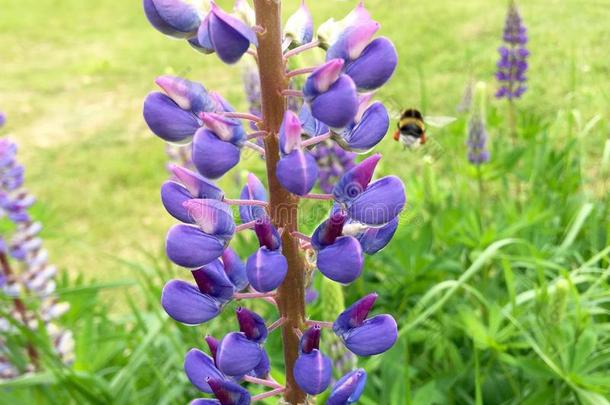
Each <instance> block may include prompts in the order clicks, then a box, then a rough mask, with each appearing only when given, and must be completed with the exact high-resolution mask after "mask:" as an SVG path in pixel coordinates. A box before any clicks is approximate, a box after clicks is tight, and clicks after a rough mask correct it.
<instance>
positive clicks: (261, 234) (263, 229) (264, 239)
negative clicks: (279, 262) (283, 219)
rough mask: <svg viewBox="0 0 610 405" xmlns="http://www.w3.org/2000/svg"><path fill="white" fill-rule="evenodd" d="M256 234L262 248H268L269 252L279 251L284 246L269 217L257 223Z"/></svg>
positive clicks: (260, 219) (255, 226)
mask: <svg viewBox="0 0 610 405" xmlns="http://www.w3.org/2000/svg"><path fill="white" fill-rule="evenodd" d="M254 232H255V233H256V237H257V238H258V243H259V244H260V246H261V247H266V248H267V249H269V250H278V249H279V248H280V247H281V246H282V239H281V238H280V234H279V232H278V231H277V229H276V228H275V226H274V225H273V224H272V223H271V219H270V218H269V217H268V216H267V215H265V216H264V217H262V218H259V219H258V220H257V221H256V223H255V225H254Z"/></svg>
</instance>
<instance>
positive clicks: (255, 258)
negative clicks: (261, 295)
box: [246, 247, 288, 292]
mask: <svg viewBox="0 0 610 405" xmlns="http://www.w3.org/2000/svg"><path fill="white" fill-rule="evenodd" d="M287 272H288V262H287V261H286V258H285V257H284V256H283V255H282V254H281V253H280V252H277V251H270V250H268V249H267V248H265V247H262V248H260V249H258V250H257V251H256V253H254V254H253V255H251V256H250V257H249V258H248V262H247V263H246V273H247V274H248V281H250V285H251V286H252V287H253V288H254V289H255V290H256V291H260V292H270V291H273V290H275V289H276V288H278V287H279V286H280V284H282V282H283V281H284V278H285V277H286V273H287Z"/></svg>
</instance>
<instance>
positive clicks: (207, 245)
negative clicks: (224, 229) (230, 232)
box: [165, 224, 225, 269]
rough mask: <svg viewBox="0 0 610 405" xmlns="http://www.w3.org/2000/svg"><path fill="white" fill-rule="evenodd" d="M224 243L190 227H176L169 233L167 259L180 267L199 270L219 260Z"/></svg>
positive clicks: (166, 244) (166, 248)
mask: <svg viewBox="0 0 610 405" xmlns="http://www.w3.org/2000/svg"><path fill="white" fill-rule="evenodd" d="M224 247H225V246H224V241H223V240H221V239H219V238H216V237H214V236H210V235H208V234H206V233H204V232H202V231H201V230H200V229H199V228H196V227H194V226H190V225H182V224H180V225H174V226H173V227H172V228H171V229H170V230H169V232H168V233H167V238H166V243H165V250H166V253H167V257H168V258H169V259H170V260H171V261H172V262H174V263H176V264H177V265H178V266H182V267H186V268H189V269H197V268H199V267H202V266H205V265H206V264H208V263H210V262H212V261H213V260H215V259H217V258H219V257H220V256H221V255H222V252H223V251H224Z"/></svg>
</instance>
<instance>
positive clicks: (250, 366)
mask: <svg viewBox="0 0 610 405" xmlns="http://www.w3.org/2000/svg"><path fill="white" fill-rule="evenodd" d="M262 352H263V350H262V348H261V347H260V345H259V344H258V343H256V342H253V341H251V340H249V339H248V338H247V337H246V336H244V334H243V333H237V332H233V333H229V334H228V335H226V336H225V337H224V338H223V339H222V340H221V341H220V345H219V346H218V352H217V353H216V364H218V368H219V369H220V371H222V372H223V373H225V374H226V375H229V376H242V375H245V374H248V373H249V372H250V371H252V370H254V368H255V367H256V366H258V364H259V363H260V361H261V357H262Z"/></svg>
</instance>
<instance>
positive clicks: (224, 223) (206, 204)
mask: <svg viewBox="0 0 610 405" xmlns="http://www.w3.org/2000/svg"><path fill="white" fill-rule="evenodd" d="M184 206H185V208H186V210H187V212H188V214H189V215H190V217H191V218H193V220H194V221H195V223H196V224H197V225H198V226H199V228H200V229H201V230H202V231H203V232H205V233H207V234H208V235H213V236H215V237H217V238H220V239H223V240H226V241H228V240H230V239H231V238H232V237H233V234H234V233H235V221H234V220H233V213H232V212H231V208H230V207H229V206H228V205H227V204H225V203H223V202H222V201H218V200H210V199H191V200H188V201H187V202H185V203H184Z"/></svg>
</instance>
